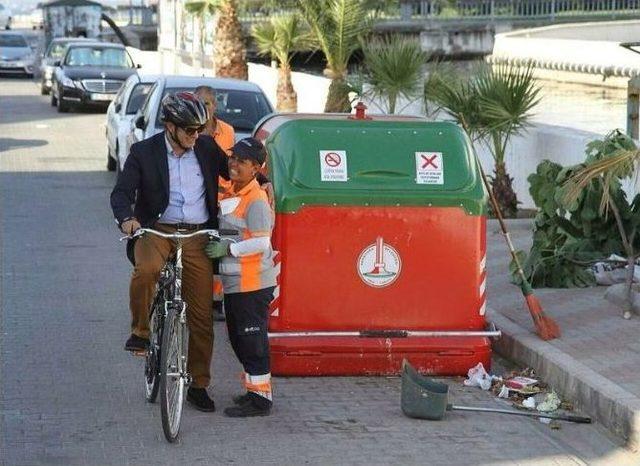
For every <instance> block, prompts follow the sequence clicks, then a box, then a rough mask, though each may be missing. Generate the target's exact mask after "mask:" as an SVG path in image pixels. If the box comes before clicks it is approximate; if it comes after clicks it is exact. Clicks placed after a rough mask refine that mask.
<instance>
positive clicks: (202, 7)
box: [184, 0, 220, 17]
mask: <svg viewBox="0 0 640 466" xmlns="http://www.w3.org/2000/svg"><path fill="white" fill-rule="evenodd" d="M219 6H220V0H193V1H189V2H187V3H185V4H184V9H185V10H186V11H187V12H188V13H190V14H192V15H195V16H198V17H204V16H206V15H213V14H215V12H216V11H217V9H218V7H219Z"/></svg>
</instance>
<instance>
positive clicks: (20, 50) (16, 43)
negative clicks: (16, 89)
mask: <svg viewBox="0 0 640 466" xmlns="http://www.w3.org/2000/svg"><path fill="white" fill-rule="evenodd" d="M35 60H36V57H35V53H34V51H33V49H32V48H31V47H30V46H29V43H28V42H27V39H26V38H25V37H24V35H23V34H21V33H19V32H6V31H1V32H0V74H4V73H8V74H22V75H26V76H28V77H33V71H34V69H35Z"/></svg>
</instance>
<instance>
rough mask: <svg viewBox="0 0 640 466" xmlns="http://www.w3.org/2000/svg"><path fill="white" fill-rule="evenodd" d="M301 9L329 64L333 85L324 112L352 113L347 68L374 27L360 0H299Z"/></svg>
mask: <svg viewBox="0 0 640 466" xmlns="http://www.w3.org/2000/svg"><path fill="white" fill-rule="evenodd" d="M298 6H299V7H300V10H301V13H302V16H303V17H304V19H305V20H306V21H307V23H308V24H309V27H310V28H311V31H312V32H313V34H314V36H315V39H316V41H317V43H318V46H319V48H320V49H321V50H322V52H323V53H324V56H325V59H326V61H327V67H326V69H325V70H324V74H325V75H326V76H327V77H329V78H330V79H331V84H330V86H329V95H328V96H327V102H326V104H325V108H324V111H325V112H349V111H351V105H350V103H349V86H348V84H347V66H348V64H349V58H350V57H351V55H352V54H353V52H354V51H355V50H357V49H358V47H359V41H360V38H361V37H362V36H363V35H364V34H365V33H366V32H368V31H369V29H370V27H371V20H370V17H369V15H368V12H367V10H366V9H365V6H364V4H363V2H362V1H361V0H298Z"/></svg>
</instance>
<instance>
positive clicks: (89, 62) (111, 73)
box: [51, 42, 136, 112]
mask: <svg viewBox="0 0 640 466" xmlns="http://www.w3.org/2000/svg"><path fill="white" fill-rule="evenodd" d="M53 65H54V67H56V68H55V70H54V72H53V78H52V80H51V105H52V106H54V107H55V106H57V107H58V111H59V112H67V111H69V108H70V107H71V106H72V105H75V106H81V107H82V106H99V107H103V108H105V109H106V108H107V106H108V105H109V103H111V101H112V100H113V99H114V98H115V96H116V94H117V92H118V91H119V90H120V87H121V86H122V84H123V83H124V80H125V79H127V78H128V77H129V76H131V75H132V74H134V73H135V72H136V67H135V66H134V64H133V60H132V59H131V56H129V53H128V52H127V50H126V49H125V48H124V46H123V45H120V44H109V43H106V42H105V43H102V42H101V43H96V42H94V43H90V44H84V43H72V44H69V45H68V46H67V51H66V53H65V55H64V57H63V59H62V60H61V61H59V62H58V61H56V62H54V63H53Z"/></svg>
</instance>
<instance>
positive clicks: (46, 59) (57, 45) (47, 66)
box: [40, 37, 99, 95]
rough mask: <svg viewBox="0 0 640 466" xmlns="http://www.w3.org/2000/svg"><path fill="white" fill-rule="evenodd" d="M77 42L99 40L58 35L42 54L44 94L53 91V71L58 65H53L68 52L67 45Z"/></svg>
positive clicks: (41, 81) (41, 88)
mask: <svg viewBox="0 0 640 466" xmlns="http://www.w3.org/2000/svg"><path fill="white" fill-rule="evenodd" d="M76 42H82V43H84V44H90V43H94V42H97V41H96V40H95V39H85V38H82V37H58V38H56V39H53V40H52V41H51V43H50V44H49V47H47V50H46V51H45V53H44V55H43V56H42V62H41V63H40V75H41V79H40V93H41V94H42V95H47V94H49V92H51V80H52V78H53V72H54V70H55V69H56V67H55V66H53V65H54V63H55V62H58V61H60V60H62V58H63V57H64V54H65V53H66V52H67V47H68V46H69V45H70V44H73V43H76ZM98 43H99V42H98Z"/></svg>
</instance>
